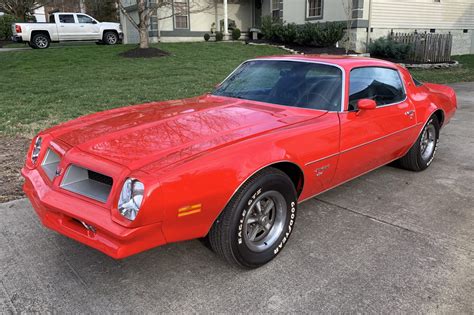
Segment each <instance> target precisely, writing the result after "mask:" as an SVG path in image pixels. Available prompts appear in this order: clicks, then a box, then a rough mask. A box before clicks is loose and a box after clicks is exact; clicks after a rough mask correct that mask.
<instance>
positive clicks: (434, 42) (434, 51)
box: [390, 33, 453, 63]
mask: <svg viewBox="0 0 474 315" xmlns="http://www.w3.org/2000/svg"><path fill="white" fill-rule="evenodd" d="M390 37H391V38H392V39H393V40H395V41H397V42H399V43H404V44H408V45H410V46H411V51H410V55H409V60H412V61H414V62H423V63H427V62H433V63H435V62H447V61H450V60H451V48H452V46H453V35H451V34H434V33H391V34H390Z"/></svg>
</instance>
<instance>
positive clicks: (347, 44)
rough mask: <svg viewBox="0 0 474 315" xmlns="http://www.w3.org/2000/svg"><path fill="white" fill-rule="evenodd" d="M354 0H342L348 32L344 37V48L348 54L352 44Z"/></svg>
mask: <svg viewBox="0 0 474 315" xmlns="http://www.w3.org/2000/svg"><path fill="white" fill-rule="evenodd" d="M353 3H354V2H353V0H342V7H343V9H344V15H345V16H346V33H345V34H344V37H343V40H342V41H343V43H344V49H345V50H346V55H347V54H348V53H349V50H350V49H351V44H352V21H354V17H353V15H352V14H353V8H354V6H353Z"/></svg>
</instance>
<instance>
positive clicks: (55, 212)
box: [21, 167, 166, 259]
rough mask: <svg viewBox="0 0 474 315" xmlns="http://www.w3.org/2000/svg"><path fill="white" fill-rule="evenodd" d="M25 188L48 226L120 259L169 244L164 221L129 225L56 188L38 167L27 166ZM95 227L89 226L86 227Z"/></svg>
mask: <svg viewBox="0 0 474 315" xmlns="http://www.w3.org/2000/svg"><path fill="white" fill-rule="evenodd" d="M21 174H22V175H23V177H25V184H24V185H23V190H24V191H25V193H26V195H27V197H28V199H29V200H30V202H31V204H32V205H33V208H34V209H35V211H36V213H37V214H38V216H39V218H40V220H41V222H42V223H43V225H44V226H46V227H48V228H50V229H52V230H54V231H56V232H58V233H60V234H63V235H65V236H68V237H70V238H72V239H74V240H76V241H78V242H81V243H83V244H86V245H88V246H90V247H93V248H95V249H97V250H100V251H101V252H103V253H105V254H107V255H109V256H111V257H113V258H115V259H120V258H124V257H127V256H130V255H133V254H137V253H139V252H142V251H145V250H147V249H150V248H153V247H156V246H160V245H163V244H165V243H166V240H165V238H164V236H163V233H162V230H161V223H155V224H150V225H145V226H140V227H136V228H126V227H124V226H122V225H120V224H117V223H115V222H114V221H112V218H111V215H110V211H109V210H108V209H104V208H102V207H99V206H97V205H95V204H92V203H89V202H87V201H84V200H81V199H79V198H74V197H73V196H69V195H67V194H63V193H61V191H60V189H59V188H58V189H57V190H56V189H52V188H51V187H50V186H49V185H48V184H46V183H45V181H44V179H43V177H42V176H41V175H40V174H39V172H38V171H37V170H35V169H33V170H31V169H28V168H26V167H25V168H23V169H22V170H21ZM83 223H85V224H86V226H87V225H88V226H91V227H92V228H91V229H87V228H86V226H84V224H83Z"/></svg>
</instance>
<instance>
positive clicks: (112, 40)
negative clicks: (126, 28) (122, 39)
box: [106, 34, 117, 45]
mask: <svg viewBox="0 0 474 315" xmlns="http://www.w3.org/2000/svg"><path fill="white" fill-rule="evenodd" d="M106 40H107V43H109V44H111V45H112V44H115V43H116V42H117V37H116V36H115V35H114V34H107V37H106Z"/></svg>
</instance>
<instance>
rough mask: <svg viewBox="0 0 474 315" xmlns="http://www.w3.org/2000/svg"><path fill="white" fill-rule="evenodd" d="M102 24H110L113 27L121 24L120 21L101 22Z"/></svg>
mask: <svg viewBox="0 0 474 315" xmlns="http://www.w3.org/2000/svg"><path fill="white" fill-rule="evenodd" d="M100 24H101V25H102V26H109V27H113V28H115V27H118V26H120V23H116V22H100Z"/></svg>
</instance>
